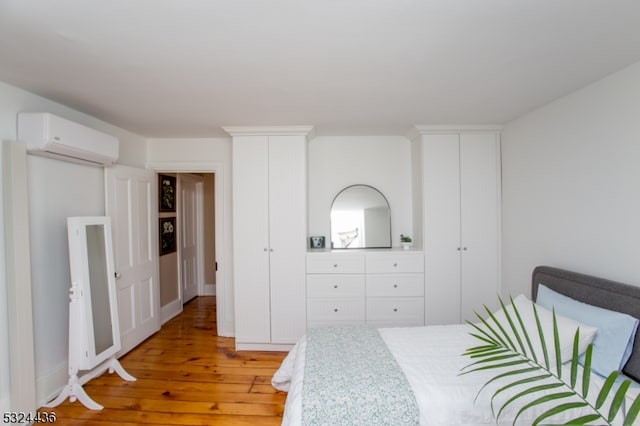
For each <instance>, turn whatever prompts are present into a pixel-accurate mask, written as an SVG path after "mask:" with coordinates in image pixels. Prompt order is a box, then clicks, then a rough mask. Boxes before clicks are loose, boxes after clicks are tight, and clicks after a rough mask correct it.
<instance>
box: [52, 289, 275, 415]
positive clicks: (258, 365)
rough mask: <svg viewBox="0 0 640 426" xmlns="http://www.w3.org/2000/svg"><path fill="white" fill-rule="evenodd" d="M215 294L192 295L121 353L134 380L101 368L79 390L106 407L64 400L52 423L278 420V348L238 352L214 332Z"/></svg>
mask: <svg viewBox="0 0 640 426" xmlns="http://www.w3.org/2000/svg"><path fill="white" fill-rule="evenodd" d="M215 306H216V305H215V297H198V298H196V299H194V300H193V301H191V302H189V303H188V304H187V305H185V307H184V312H183V313H182V314H181V315H180V316H178V317H176V318H174V319H173V320H171V321H169V322H167V323H166V324H165V325H164V326H163V327H162V329H161V330H160V331H159V332H158V333H156V334H155V335H154V336H152V337H151V338H149V339H148V340H146V341H145V342H143V343H142V344H141V345H140V346H138V347H136V348H135V349H133V350H132V351H131V352H129V353H128V354H127V355H125V356H124V357H122V358H121V359H120V362H121V363H122V366H123V367H124V368H125V369H126V370H127V371H128V372H129V373H130V374H132V375H133V376H135V377H136V378H137V379H138V380H137V381H136V382H126V381H124V380H122V379H121V378H120V377H119V376H118V375H117V374H112V375H110V374H108V373H105V374H103V375H102V376H100V377H98V378H96V379H94V380H92V381H90V382H89V383H87V384H86V385H85V390H86V391H87V393H88V394H89V396H91V397H92V398H93V399H94V400H95V401H96V402H98V403H99V404H102V405H103V406H104V407H105V408H104V409H103V410H102V411H92V410H89V409H87V408H85V407H84V406H83V405H82V404H81V403H80V402H78V401H76V402H74V403H70V402H69V401H68V400H67V401H65V402H64V403H63V404H61V405H59V406H58V407H55V408H53V409H43V410H42V411H54V412H55V413H56V416H57V419H58V420H57V422H56V424H58V425H95V426H98V425H101V426H106V425H116V426H127V425H140V424H144V425H218V424H219V425H252V426H258V425H260V426H262V425H279V424H280V423H281V421H282V412H283V409H284V401H285V398H286V394H285V393H282V392H278V391H276V390H275V389H273V388H272V387H271V382H270V381H271V376H272V375H273V373H274V372H275V371H276V369H277V368H278V367H279V365H280V363H281V362H282V360H283V359H284V357H285V355H286V354H285V353H282V352H247V351H241V352H236V351H235V350H234V339H232V338H226V337H218V336H217V335H216V311H215Z"/></svg>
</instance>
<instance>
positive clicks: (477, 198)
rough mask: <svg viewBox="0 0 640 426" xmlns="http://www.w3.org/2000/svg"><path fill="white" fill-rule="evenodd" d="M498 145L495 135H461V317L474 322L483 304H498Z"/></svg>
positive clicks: (482, 310)
mask: <svg viewBox="0 0 640 426" xmlns="http://www.w3.org/2000/svg"><path fill="white" fill-rule="evenodd" d="M498 149H499V145H498V136H497V135H496V134H462V135H461V136H460V176H461V179H460V181H461V183H460V200H461V208H460V211H461V228H462V289H463V290H462V299H461V319H462V321H464V320H471V321H475V320H476V319H477V317H476V316H475V314H474V311H477V312H478V313H484V308H483V304H485V305H487V306H489V307H490V308H492V309H494V308H496V307H497V306H496V305H497V301H498V298H497V295H498V277H499V272H498V267H499V264H500V263H499V259H498V254H499V235H500V228H499V223H500V222H499V221H500V212H499V203H500V200H499V194H500V191H499V188H500V187H499V185H500V178H499V176H500V175H499V170H500V164H499V163H498V158H499V156H498V155H499V152H498Z"/></svg>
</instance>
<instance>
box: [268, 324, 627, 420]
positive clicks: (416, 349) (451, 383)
mask: <svg viewBox="0 0 640 426" xmlns="http://www.w3.org/2000/svg"><path fill="white" fill-rule="evenodd" d="M470 331H471V327H470V326H468V325H447V326H427V327H410V328H382V329H380V334H381V335H382V339H383V340H384V341H385V343H386V344H387V345H388V347H389V349H390V351H391V353H392V354H393V355H394V357H395V358H396V360H397V362H398V364H399V365H400V368H401V369H402V371H403V372H404V374H405V375H406V377H407V380H408V381H409V384H410V386H411V388H412V390H413V392H414V395H415V398H416V401H417V403H418V408H419V410H420V424H421V425H425V426H426V425H443V426H451V425H488V424H492V425H495V424H496V420H495V418H494V416H493V414H492V411H491V407H490V404H489V401H490V398H491V396H492V395H493V391H494V390H495V389H497V388H496V387H495V386H494V387H488V388H487V389H485V390H484V391H483V392H482V393H481V394H480V396H479V397H478V399H477V400H476V401H475V402H474V399H475V398H476V395H477V393H478V391H479V390H480V388H481V387H482V385H483V384H484V383H486V382H487V381H488V380H489V379H490V378H491V377H493V376H495V375H496V371H493V372H489V373H484V372H482V373H481V372H475V373H471V374H466V375H462V376H461V375H460V374H459V373H460V369H461V368H462V367H464V366H465V365H467V364H469V358H467V357H464V356H462V355H461V354H462V353H463V352H464V351H465V350H466V349H468V348H470V347H472V346H475V345H477V344H478V340H476V339H475V338H474V337H472V336H470V335H469V332H470ZM305 348H306V344H305V341H304V338H302V339H301V340H300V341H299V342H298V343H297V344H296V346H295V347H294V348H293V349H292V350H291V352H290V353H289V354H288V355H287V357H286V358H285V360H284V361H283V363H282V365H281V366H280V368H279V369H278V371H277V372H276V373H275V375H274V376H273V379H272V384H273V386H274V387H275V388H276V389H279V390H282V391H285V392H288V393H289V394H288V396H287V400H286V405H285V412H284V417H283V422H282V424H283V425H292V426H293V425H301V424H302V385H303V380H304V359H305ZM566 374H567V375H568V374H569V373H568V366H567V373H566ZM593 376H594V377H593V378H592V383H594V382H596V383H594V384H596V387H597V388H598V389H593V391H592V392H591V394H590V396H591V397H592V398H594V399H595V396H596V395H597V392H598V391H599V386H597V385H599V384H601V383H602V380H601V379H599V378H598V376H595V375H593ZM506 396H507V395H505V397H506ZM547 408H548V407H547ZM518 409H519V407H518ZM543 411H546V408H545V406H544V405H542V406H539V407H537V408H534V409H531V410H527V411H526V412H525V413H524V414H523V415H521V416H520V417H519V418H518V423H517V424H519V425H528V424H531V423H532V421H533V420H534V419H535V418H536V417H537V416H538V415H540V414H541V413H542V412H543ZM516 413H517V409H516V405H513V406H512V407H511V408H507V409H506V410H505V412H503V414H502V415H501V417H500V422H499V423H498V424H500V425H502V424H505V425H507V424H508V425H511V424H513V419H514V417H515V415H516ZM584 413H585V414H586V413H587V411H585V412H584ZM577 414H578V413H577V412H576V411H573V412H571V417H569V415H568V413H565V414H564V415H560V416H556V417H554V418H553V421H554V422H562V421H563V420H564V421H566V420H567V419H569V418H572V417H575V416H576V415H577ZM619 417H620V416H618V418H619Z"/></svg>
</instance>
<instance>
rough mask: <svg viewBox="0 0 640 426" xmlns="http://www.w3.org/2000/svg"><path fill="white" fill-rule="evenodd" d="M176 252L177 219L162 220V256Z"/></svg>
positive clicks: (162, 218) (163, 218)
mask: <svg viewBox="0 0 640 426" xmlns="http://www.w3.org/2000/svg"><path fill="white" fill-rule="evenodd" d="M175 251H176V218H175V217H161V218H160V256H163V255H165V254H169V253H173V252H175Z"/></svg>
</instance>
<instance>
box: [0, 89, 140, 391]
mask: <svg viewBox="0 0 640 426" xmlns="http://www.w3.org/2000/svg"><path fill="white" fill-rule="evenodd" d="M0 99H1V100H2V101H1V102H0V140H16V139H17V126H16V117H17V114H18V112H23V111H24V112H27V111H32V112H51V113H53V114H56V115H59V116H61V117H64V118H67V119H69V120H72V121H75V122H78V123H81V124H84V125H87V126H89V127H92V128H94V129H97V130H100V131H103V132H105V133H109V134H112V135H114V136H116V137H118V138H119V139H120V160H119V163H121V164H127V165H131V166H137V167H141V166H144V163H145V159H146V140H145V139H144V138H142V137H139V136H137V135H134V134H132V133H130V132H127V131H126V130H123V129H120V128H117V127H114V126H112V125H110V124H108V123H105V122H102V121H100V120H98V119H96V118H94V117H91V116H88V115H86V114H83V113H81V112H78V111H75V110H73V109H70V108H68V107H66V106H64V105H61V104H58V103H55V102H52V101H50V100H48V99H45V98H42V97H40V96H37V95H34V94H32V93H29V92H26V91H24V90H21V89H18V88H16V87H13V86H10V85H7V84H4V83H2V82H0ZM27 164H28V178H29V204H30V218H29V221H30V231H31V234H30V239H31V241H30V243H31V261H32V265H31V275H32V295H33V307H34V309H33V311H34V340H35V351H36V365H35V369H36V382H37V383H36V385H37V400H38V402H39V403H42V402H43V401H44V400H45V399H47V398H49V397H51V396H52V395H53V394H55V392H57V391H58V390H59V388H60V387H61V386H62V385H64V384H65V383H66V380H67V352H68V349H67V344H68V288H69V270H68V264H69V263H68V257H67V236H66V217H67V216H76V215H85V214H98V215H103V214H104V180H103V170H102V169H100V168H94V167H90V166H82V165H77V164H73V163H68V162H63V161H58V160H52V159H47V158H41V157H35V156H29V157H28V163H27ZM0 244H1V246H0V253H3V252H4V236H3V238H2V240H1V243H0ZM2 259H3V260H4V256H2ZM6 285H7V283H6V281H5V277H4V274H2V276H0V295H2V294H4V292H6ZM0 302H2V300H1V299H0ZM3 312H5V313H6V302H5V306H4V307H2V308H0V315H2V314H3ZM2 324H3V328H5V324H6V322H4V321H3V322H2ZM3 333H4V331H0V338H2V336H3ZM2 347H3V348H6V346H5V345H2ZM4 352H5V351H4V350H3V351H0V373H1V372H2V369H4V368H6V367H5V365H6V357H5V354H4ZM0 377H2V378H3V382H2V385H1V386H0V395H2V393H3V392H4V390H5V383H4V378H5V377H7V376H5V375H4V374H2V376H0Z"/></svg>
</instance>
